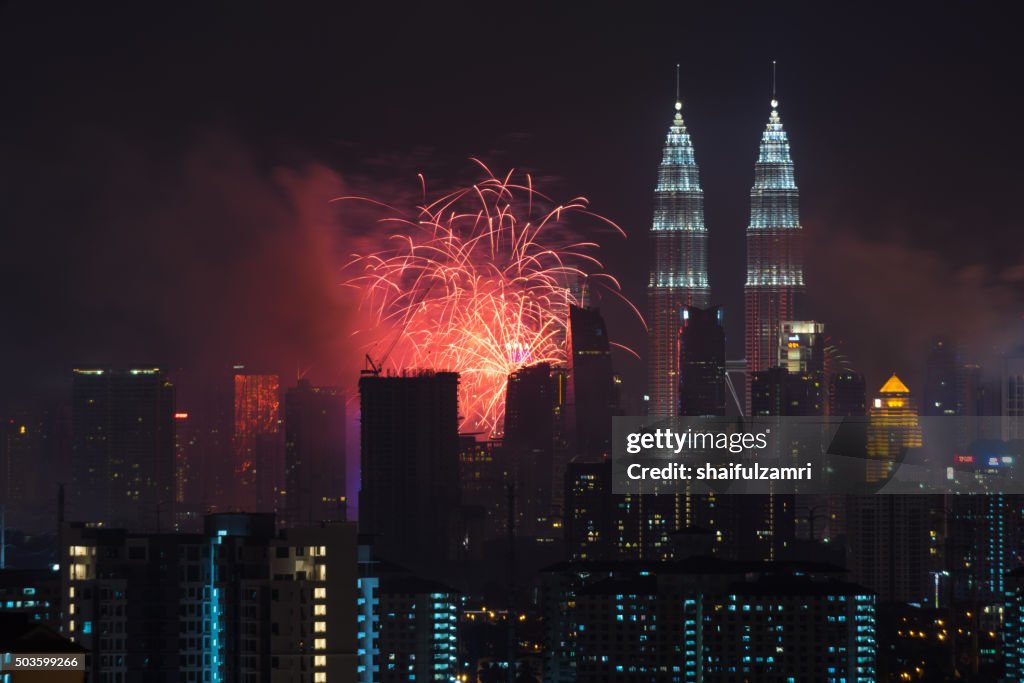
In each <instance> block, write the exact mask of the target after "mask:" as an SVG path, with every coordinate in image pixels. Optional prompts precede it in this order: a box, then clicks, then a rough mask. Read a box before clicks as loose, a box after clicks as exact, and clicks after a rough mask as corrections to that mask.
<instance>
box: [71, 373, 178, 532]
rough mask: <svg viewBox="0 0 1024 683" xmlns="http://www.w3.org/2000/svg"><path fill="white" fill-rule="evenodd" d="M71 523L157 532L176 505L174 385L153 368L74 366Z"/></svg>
mask: <svg viewBox="0 0 1024 683" xmlns="http://www.w3.org/2000/svg"><path fill="white" fill-rule="evenodd" d="M71 410H72V458H73V464H72V469H73V491H72V496H73V497H72V501H71V503H72V506H71V510H70V515H69V516H70V517H72V518H76V519H82V520H91V521H101V522H105V523H107V524H116V525H126V526H130V527H132V528H136V529H138V528H142V529H155V528H157V527H158V526H159V525H160V524H161V523H162V524H165V525H167V526H170V524H171V520H172V509H173V503H174V385H172V384H171V382H170V380H169V379H168V378H167V373H166V372H165V371H164V370H163V369H161V368H156V367H139V368H131V369H128V370H114V369H111V368H79V369H76V370H75V371H74V376H73V380H72V408H71Z"/></svg>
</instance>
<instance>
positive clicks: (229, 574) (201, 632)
mask: <svg viewBox="0 0 1024 683" xmlns="http://www.w3.org/2000/svg"><path fill="white" fill-rule="evenodd" d="M274 526H275V524H274V516H273V515H272V514H218V515H210V516H208V517H207V518H206V519H205V529H204V531H203V533H195V534H186V533H165V534H135V533H130V532H128V531H126V530H124V529H112V528H101V527H96V526H90V525H84V524H71V525H68V526H65V528H64V529H63V533H62V547H61V549H60V553H61V554H60V565H59V566H60V572H61V584H62V587H61V594H62V596H63V598H64V599H63V604H64V607H63V614H62V624H61V630H62V632H63V633H64V635H66V636H68V637H69V638H71V639H72V640H74V641H75V642H76V643H79V644H81V645H83V646H84V647H85V648H86V649H87V650H88V651H89V653H90V654H89V658H90V659H89V662H88V669H89V671H90V672H91V675H92V678H91V680H92V681H95V682H96V683H135V682H136V681H137V682H139V683H142V682H143V681H145V682H146V683H150V682H151V681H159V682H163V683H171V682H172V681H185V683H207V682H208V683H219V682H227V681H246V680H265V681H273V680H309V681H322V682H323V683H333V682H334V681H343V682H344V681H355V680H356V667H357V661H356V660H357V655H356V626H357V621H356V606H357V605H356V600H357V596H356V586H357V584H356V581H357V562H356V532H355V526H354V525H353V524H346V523H335V524H324V525H318V526H315V527H309V528H292V529H287V530H285V531H281V532H279V533H276V532H275V530H274Z"/></svg>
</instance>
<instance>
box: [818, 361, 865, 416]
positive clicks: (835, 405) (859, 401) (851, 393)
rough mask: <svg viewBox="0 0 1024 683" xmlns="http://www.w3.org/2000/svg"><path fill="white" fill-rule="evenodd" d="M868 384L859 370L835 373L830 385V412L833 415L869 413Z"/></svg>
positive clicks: (862, 414) (861, 414) (863, 414)
mask: <svg viewBox="0 0 1024 683" xmlns="http://www.w3.org/2000/svg"><path fill="white" fill-rule="evenodd" d="M867 402H868V399H867V384H866V383H865V382H864V375H862V374H861V373H859V372H837V373H833V375H832V377H831V379H830V380H829V387H828V414H829V415H830V416H833V417H863V416H865V415H867Z"/></svg>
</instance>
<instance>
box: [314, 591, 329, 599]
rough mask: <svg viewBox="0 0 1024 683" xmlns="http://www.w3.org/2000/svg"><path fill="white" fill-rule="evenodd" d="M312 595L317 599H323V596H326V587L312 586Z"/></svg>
mask: <svg viewBox="0 0 1024 683" xmlns="http://www.w3.org/2000/svg"><path fill="white" fill-rule="evenodd" d="M313 597H314V598H316V599H317V600H323V599H324V598H326V597H327V589H326V588H314V589H313Z"/></svg>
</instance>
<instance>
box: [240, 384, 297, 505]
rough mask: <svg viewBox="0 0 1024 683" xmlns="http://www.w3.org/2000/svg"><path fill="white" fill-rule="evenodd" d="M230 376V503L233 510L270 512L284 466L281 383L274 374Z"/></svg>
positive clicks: (274, 501)
mask: <svg viewBox="0 0 1024 683" xmlns="http://www.w3.org/2000/svg"><path fill="white" fill-rule="evenodd" d="M243 369H244V368H238V371H236V373H235V376H234V387H235V393H234V396H235V403H234V405H235V420H234V434H233V437H232V447H233V449H234V497H233V498H234V504H235V508H236V509H237V510H243V511H252V512H270V511H273V510H274V509H275V508H276V502H277V501H276V500H275V498H276V494H277V491H278V490H279V488H280V485H281V479H282V475H283V473H284V466H283V463H282V458H281V450H282V444H281V384H280V381H279V380H278V377H277V375H254V374H243V373H242V372H241V370H243Z"/></svg>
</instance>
